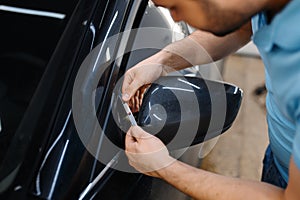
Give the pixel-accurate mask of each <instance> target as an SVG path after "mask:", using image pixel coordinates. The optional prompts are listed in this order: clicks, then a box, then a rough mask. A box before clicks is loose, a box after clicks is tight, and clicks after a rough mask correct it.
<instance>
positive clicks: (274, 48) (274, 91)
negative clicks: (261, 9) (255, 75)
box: [252, 0, 300, 182]
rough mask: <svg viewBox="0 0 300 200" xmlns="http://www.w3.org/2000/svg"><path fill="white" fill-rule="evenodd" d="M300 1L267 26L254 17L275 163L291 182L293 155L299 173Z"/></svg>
mask: <svg viewBox="0 0 300 200" xmlns="http://www.w3.org/2000/svg"><path fill="white" fill-rule="evenodd" d="M299 24H300V0H293V1H291V2H290V3H288V4H287V5H286V7H285V8H284V9H283V10H282V11H281V12H280V13H278V14H277V15H276V16H275V17H274V18H273V20H272V22H271V23H270V24H267V20H266V16H265V15H264V13H259V14H258V15H256V16H255V17H253V18H252V29H253V38H252V39H253V42H254V43H255V44H256V46H257V48H258V50H259V52H260V54H261V57H262V60H263V61H264V64H265V74H266V87H267V89H268V94H267V98H266V107H267V122H268V131H269V138H270V146H271V149H272V151H273V154H274V160H275V164H276V166H277V167H278V169H279V172H280V173H281V175H282V177H283V178H284V179H285V181H286V182H288V167H289V163H290V158H291V156H292V157H293V158H294V160H295V163H296V166H297V167H298V169H299V170H300V25H299Z"/></svg>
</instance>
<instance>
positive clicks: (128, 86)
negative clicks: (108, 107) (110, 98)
mask: <svg viewBox="0 0 300 200" xmlns="http://www.w3.org/2000/svg"><path fill="white" fill-rule="evenodd" d="M142 85H143V83H142V82H141V81H139V78H138V77H136V74H135V72H134V70H129V71H127V72H126V74H125V77H124V81H123V86H122V94H123V95H122V98H123V100H124V101H126V102H128V101H129V100H130V99H131V98H132V97H133V96H134V94H135V93H136V91H137V90H138V89H139V88H140V87H141V86H142Z"/></svg>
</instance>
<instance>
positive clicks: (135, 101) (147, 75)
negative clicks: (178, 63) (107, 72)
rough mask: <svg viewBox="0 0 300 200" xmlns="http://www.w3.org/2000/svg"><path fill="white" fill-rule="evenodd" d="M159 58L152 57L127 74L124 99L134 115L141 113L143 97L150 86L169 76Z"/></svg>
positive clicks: (124, 83) (123, 87)
mask: <svg viewBox="0 0 300 200" xmlns="http://www.w3.org/2000/svg"><path fill="white" fill-rule="evenodd" d="M158 57H159V55H154V56H151V57H149V58H147V59H146V60H143V61H142V62H140V63H138V64H137V65H135V66H134V67H133V68H131V69H129V70H128V71H127V72H126V73H125V77H124V81H123V86H122V94H123V97H122V98H123V100H124V101H125V102H128V103H129V107H130V108H131V111H132V112H133V113H134V112H137V111H139V108H140V106H141V104H142V99H143V95H144V93H145V91H146V89H147V88H148V87H149V86H150V84H151V83H153V82H154V81H155V80H156V79H158V78H159V77H160V76H163V75H166V74H167V72H166V70H165V66H164V65H162V64H161V63H160V62H159V58H158Z"/></svg>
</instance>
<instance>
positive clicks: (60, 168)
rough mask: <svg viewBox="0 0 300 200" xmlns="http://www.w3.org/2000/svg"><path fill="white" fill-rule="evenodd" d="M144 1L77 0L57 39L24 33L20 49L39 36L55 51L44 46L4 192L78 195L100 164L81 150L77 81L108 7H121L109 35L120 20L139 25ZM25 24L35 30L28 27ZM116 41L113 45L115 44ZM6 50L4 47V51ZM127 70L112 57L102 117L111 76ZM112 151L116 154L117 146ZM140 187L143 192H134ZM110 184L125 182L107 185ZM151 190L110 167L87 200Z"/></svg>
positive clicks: (143, 180)
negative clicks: (74, 107)
mask: <svg viewBox="0 0 300 200" xmlns="http://www.w3.org/2000/svg"><path fill="white" fill-rule="evenodd" d="M33 4H34V3H33ZM64 5H65V4H64ZM66 5H67V3H66ZM146 5H147V1H143V2H141V1H137V2H136V3H134V2H133V1H102V0H99V1H91V0H80V1H78V3H77V6H76V8H75V9H74V8H71V7H69V9H71V10H72V12H73V14H72V16H71V13H68V14H70V15H68V17H67V18H66V22H67V25H66V24H65V26H62V27H61V28H62V30H61V31H63V34H62V35H59V34H58V36H59V37H60V41H59V43H58V44H57V41H56V42H54V41H52V40H47V37H50V38H53V37H51V35H48V34H47V33H43V34H40V35H38V36H36V38H34V37H30V38H29V40H27V39H26V38H23V39H24V41H26V42H28V43H29V44H28V45H23V47H24V48H23V49H22V52H28V46H30V44H31V43H33V44H34V41H36V40H37V39H39V38H40V39H41V40H42V41H43V40H44V41H49V43H50V44H52V45H56V44H57V46H56V48H55V51H54V49H52V50H51V48H49V47H48V48H47V51H49V50H50V52H49V53H48V54H47V56H48V58H47V59H45V64H44V70H43V71H42V74H43V76H42V78H41V80H40V82H39V83H38V87H37V86H36V87H37V89H36V91H34V88H32V89H33V92H32V93H34V94H32V95H34V96H33V97H32V99H31V101H30V104H29V103H28V104H29V105H28V108H27V110H26V112H25V113H24V116H23V117H22V118H21V122H20V125H19V127H18V129H17V131H16V133H15V134H14V135H13V137H12V141H11V144H10V146H9V149H8V151H7V154H5V158H4V159H3V161H2V163H1V170H0V184H1V187H7V188H6V189H5V191H2V192H1V194H0V198H1V199H78V197H79V194H80V193H81V192H82V191H83V190H84V188H85V187H86V186H87V185H88V183H89V182H90V181H91V180H93V179H94V178H95V176H96V175H97V174H98V173H99V172H100V171H101V170H102V169H103V168H104V167H105V166H104V165H103V164H101V163H100V162H98V161H97V160H96V159H95V158H94V157H93V156H92V155H90V154H89V152H87V151H86V149H85V147H84V146H83V144H82V143H81V141H80V139H79V137H78V135H77V132H76V129H75V126H74V122H73V119H72V115H71V112H70V111H71V97H72V89H73V84H74V80H75V77H76V74H77V71H78V69H79V67H80V65H81V63H82V61H83V59H84V58H85V57H86V55H87V54H88V53H89V52H90V51H91V50H92V48H93V47H95V46H96V45H97V44H98V43H100V42H102V40H103V38H104V36H105V35H106V32H107V29H108V26H109V24H110V21H111V19H112V17H113V14H114V13H115V12H116V11H118V12H119V15H118V19H117V20H116V22H115V23H116V26H114V28H113V29H112V31H111V33H110V35H113V34H117V33H119V32H121V31H123V30H124V27H125V25H128V26H129V27H130V28H134V27H136V26H138V25H139V21H140V20H141V18H142V17H141V15H142V14H143V13H144V10H145V8H146ZM14 6H23V5H22V4H20V5H18V4H15V5H14ZM56 6H59V3H58V5H56ZM133 6H135V7H137V8H135V9H134V10H138V12H137V13H136V17H137V18H135V17H133V18H130V19H129V18H128V15H129V13H130V12H132V10H133ZM54 7H55V6H54ZM7 22H9V18H8V19H7ZM45 27H47V23H45ZM37 28H38V29H39V28H41V27H40V26H37ZM49 28H50V27H49ZM30 31H33V32H34V31H35V29H28V32H30ZM20 32H22V31H20ZM49 33H50V34H51V32H49ZM29 35H30V34H29ZM33 36H34V34H33ZM16 37H17V35H16ZM31 39H32V40H33V41H32V40H31ZM16 44H18V42H17V41H16ZM38 44H41V42H40V43H37V45H38ZM116 45H117V46H116V47H115V50H117V49H118V44H116ZM12 46H16V45H12ZM8 47H9V46H8ZM26 47H27V48H26ZM30 47H31V48H32V51H36V52H41V50H40V49H42V48H40V47H39V46H37V47H35V46H34V45H31V46H30ZM45 48H46V47H45ZM6 50H7V49H5V48H3V52H5V51H6ZM53 51H54V52H53ZM50 57H51V59H50ZM43 58H46V56H45V57H43ZM49 59H50V61H49ZM2 60H3V59H2ZM125 60H126V59H125ZM124 62H125V61H124ZM23 63H24V62H21V64H23ZM124 66H126V65H124ZM2 69H3V68H2ZM120 69H121V71H120V72H119V70H120ZM125 70H126V69H125V67H123V68H120V67H119V66H116V65H114V64H112V65H111V67H110V69H109V70H108V72H107V73H106V75H105V76H104V77H103V79H102V80H101V83H99V84H100V86H102V87H103V88H104V90H103V91H102V92H101V94H99V96H98V98H99V101H98V105H97V108H98V113H99V122H100V123H101V124H103V122H104V121H105V120H106V118H107V117H108V116H109V112H110V111H109V110H108V108H109V106H108V105H109V103H110V94H111V91H112V88H113V85H114V82H115V81H116V80H117V78H118V77H119V76H120V75H119V73H124V71H125ZM24 75H25V74H24ZM111 125H112V124H111V123H109V124H107V127H104V128H105V129H107V130H110V129H111ZM112 130H113V129H112ZM111 153H112V155H111V156H112V157H113V156H114V154H113V153H114V152H111ZM8 178H9V181H7V180H8ZM124 183H126V184H124ZM141 187H142V188H143V189H142V190H141V191H144V192H143V193H139V192H137V191H139V190H140V188H141ZM113 188H122V189H120V190H119V192H111V189H113ZM150 189H151V179H150V178H148V177H145V176H143V175H141V174H130V173H122V172H117V171H115V170H113V169H109V171H108V172H107V173H106V175H105V177H104V178H103V180H101V182H99V184H97V186H96V187H95V188H94V189H93V190H92V191H91V192H90V193H89V194H88V195H87V196H86V198H85V199H89V198H91V197H93V198H95V199H131V197H133V195H134V198H135V199H144V198H146V197H147V193H148V192H149V190H150ZM145 191H148V192H145Z"/></svg>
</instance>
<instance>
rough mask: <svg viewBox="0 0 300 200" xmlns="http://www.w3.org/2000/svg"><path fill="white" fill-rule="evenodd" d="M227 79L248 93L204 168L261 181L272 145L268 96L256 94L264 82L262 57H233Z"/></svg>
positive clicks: (228, 65)
mask: <svg viewBox="0 0 300 200" xmlns="http://www.w3.org/2000/svg"><path fill="white" fill-rule="evenodd" d="M224 73H225V74H224V80H225V81H227V82H230V83H233V84H235V85H237V86H239V87H240V88H242V89H243V91H244V98H243V102H242V105H241V109H240V112H239V114H238V117H237V119H236V120H235V122H234V124H233V126H232V127H231V129H230V130H228V131H227V132H226V133H224V134H223V135H222V136H221V137H219V139H218V141H217V143H216V145H215V146H214V148H213V150H212V151H211V152H210V153H209V154H208V156H206V157H205V158H204V159H203V160H202V162H201V163H202V164H201V168H204V169H206V170H209V171H213V172H216V173H219V174H224V175H227V176H232V177H241V178H245V179H252V180H259V179H260V176H261V168H262V164H261V161H262V159H263V154H264V151H265V148H266V146H267V144H268V142H267V140H268V137H267V125H266V120H265V108H264V98H265V97H264V95H262V96H260V97H258V96H256V95H254V94H253V91H254V90H255V88H257V87H258V86H261V85H263V83H264V68H263V64H262V61H261V60H260V59H258V58H253V57H252V58H249V57H241V56H230V57H229V58H228V59H227V60H226V62H225V71H224Z"/></svg>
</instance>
